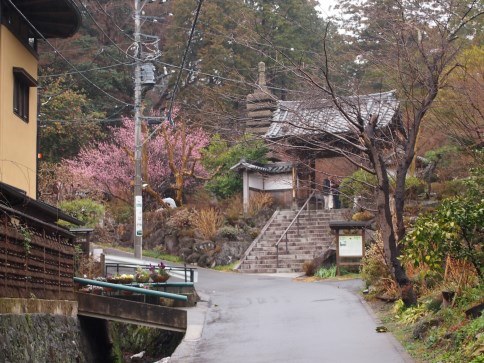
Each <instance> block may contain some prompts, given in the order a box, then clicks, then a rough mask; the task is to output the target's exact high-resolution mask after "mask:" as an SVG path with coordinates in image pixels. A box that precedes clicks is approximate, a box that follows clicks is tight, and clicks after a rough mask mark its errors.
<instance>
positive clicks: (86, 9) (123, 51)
mask: <svg viewBox="0 0 484 363" xmlns="http://www.w3.org/2000/svg"><path fill="white" fill-rule="evenodd" d="M81 3H82V6H83V8H84V10H85V12H86V13H87V15H88V16H89V18H91V20H92V22H93V23H94V24H95V25H96V27H97V28H98V29H99V30H100V31H101V33H102V34H103V35H104V36H105V37H106V39H108V40H109V41H110V42H111V43H112V44H113V45H114V46H115V47H116V48H117V49H118V50H119V51H120V52H121V53H123V54H124V55H125V56H127V57H129V58H131V59H136V57H133V56H132V55H129V54H128V52H127V51H126V50H124V49H122V48H121V47H119V46H118V44H116V42H115V41H114V40H112V39H111V38H110V37H109V35H107V34H106V32H105V31H104V29H103V28H102V27H101V25H99V23H98V22H97V21H96V19H94V16H92V14H91V12H90V11H89V10H88V8H87V6H86V4H84V3H83V2H81ZM128 49H129V48H128Z"/></svg>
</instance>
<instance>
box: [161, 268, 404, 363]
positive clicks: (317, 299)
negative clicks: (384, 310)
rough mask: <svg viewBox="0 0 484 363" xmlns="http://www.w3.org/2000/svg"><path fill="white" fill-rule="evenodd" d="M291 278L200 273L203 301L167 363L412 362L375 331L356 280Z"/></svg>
mask: <svg viewBox="0 0 484 363" xmlns="http://www.w3.org/2000/svg"><path fill="white" fill-rule="evenodd" d="M292 277H293V276H292ZM292 277H291V276H284V277H281V276H277V277H276V276H274V275H247V274H235V273H223V272H218V271H211V270H203V269H201V270H200V271H199V282H198V283H197V291H199V292H201V293H202V296H203V297H204V300H205V301H202V302H201V303H200V305H201V306H200V307H199V308H197V309H199V312H198V313H195V312H193V315H194V317H192V319H191V318H190V311H189V324H190V323H191V324H192V329H191V331H189V332H187V336H186V338H185V341H184V342H183V343H182V344H181V345H180V347H179V349H177V351H176V352H175V354H174V355H173V356H172V358H171V360H170V363H181V362H183V363H204V362H206V363H218V362H220V363H242V362H244V363H247V362H250V363H258V362H259V363H272V362H282V363H284V362H288V363H297V362H301V363H308V362H324V363H333V362H334V363H336V362H338V363H339V362H341V363H347V362H358V363H366V362H368V363H370V362H371V363H379V362H381V363H398V362H412V360H411V359H410V358H409V356H408V355H407V354H406V353H405V352H404V351H403V348H402V347H401V346H400V345H399V344H398V343H397V342H396V341H395V339H394V338H393V336H392V335H390V334H385V333H383V334H382V333H376V332H375V327H376V326H377V325H378V322H377V321H376V320H375V318H374V317H373V315H372V314H371V312H370V311H369V310H368V309H367V306H366V304H364V303H363V302H362V301H361V299H360V297H359V296H358V295H357V294H356V293H355V291H356V290H357V289H358V288H359V287H360V282H359V281H345V282H314V283H306V282H298V281H295V280H294V279H293V278H292ZM204 308H205V309H206V311H205V313H206V314H200V310H203V309H204ZM203 316H205V321H204V324H203ZM190 320H191V322H190ZM202 326H203V333H202V332H201V328H202ZM189 330H190V328H189ZM200 333H201V337H200Z"/></svg>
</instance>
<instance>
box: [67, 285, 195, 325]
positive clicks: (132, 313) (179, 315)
mask: <svg viewBox="0 0 484 363" xmlns="http://www.w3.org/2000/svg"><path fill="white" fill-rule="evenodd" d="M74 281H75V282H76V283H79V284H83V285H91V286H96V287H99V288H109V289H110V290H111V291H117V292H123V291H127V292H129V293H135V294H136V295H133V296H127V297H125V296H122V295H114V296H112V295H109V296H108V295H98V294H95V293H82V292H78V293H77V302H78V315H80V316H87V317H91V318H97V319H103V320H112V321H118V322H123V323H129V324H136V325H144V326H148V327H152V328H158V329H164V330H172V331H178V332H185V331H186V329H187V311H186V310H185V309H183V308H182V307H167V306H161V305H159V303H160V299H170V300H173V301H174V302H176V303H175V304H174V305H178V306H179V305H182V306H186V304H187V302H188V300H189V299H188V297H187V295H182V294H175V293H170V292H166V291H156V290H148V289H145V288H143V287H139V286H136V285H135V286H131V285H122V284H112V283H108V282H104V281H97V280H90V279H83V278H78V277H75V278H74ZM151 285H154V286H156V287H162V288H164V289H167V288H179V289H181V288H185V287H193V283H190V282H178V283H176V282H175V283H159V284H151ZM100 291H102V290H100ZM139 300H143V301H139ZM180 302H181V303H180Z"/></svg>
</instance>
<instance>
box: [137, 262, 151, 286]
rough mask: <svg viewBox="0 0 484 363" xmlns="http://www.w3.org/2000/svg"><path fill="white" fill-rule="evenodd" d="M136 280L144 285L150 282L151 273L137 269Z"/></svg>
mask: <svg viewBox="0 0 484 363" xmlns="http://www.w3.org/2000/svg"><path fill="white" fill-rule="evenodd" d="M134 279H135V281H136V282H137V283H140V284H143V283H146V282H148V281H149V280H150V271H146V270H143V268H141V267H139V266H138V267H137V268H136V273H135V275H134Z"/></svg>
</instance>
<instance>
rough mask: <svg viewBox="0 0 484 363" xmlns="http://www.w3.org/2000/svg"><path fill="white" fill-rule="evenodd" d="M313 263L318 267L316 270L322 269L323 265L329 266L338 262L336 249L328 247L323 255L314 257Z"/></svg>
mask: <svg viewBox="0 0 484 363" xmlns="http://www.w3.org/2000/svg"><path fill="white" fill-rule="evenodd" d="M313 263H314V266H315V267H316V270H318V269H320V268H321V267H324V268H328V267H330V266H332V265H334V264H336V250H335V249H332V248H328V249H327V250H326V251H324V252H323V253H322V254H321V255H319V256H318V257H316V258H314V260H313Z"/></svg>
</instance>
